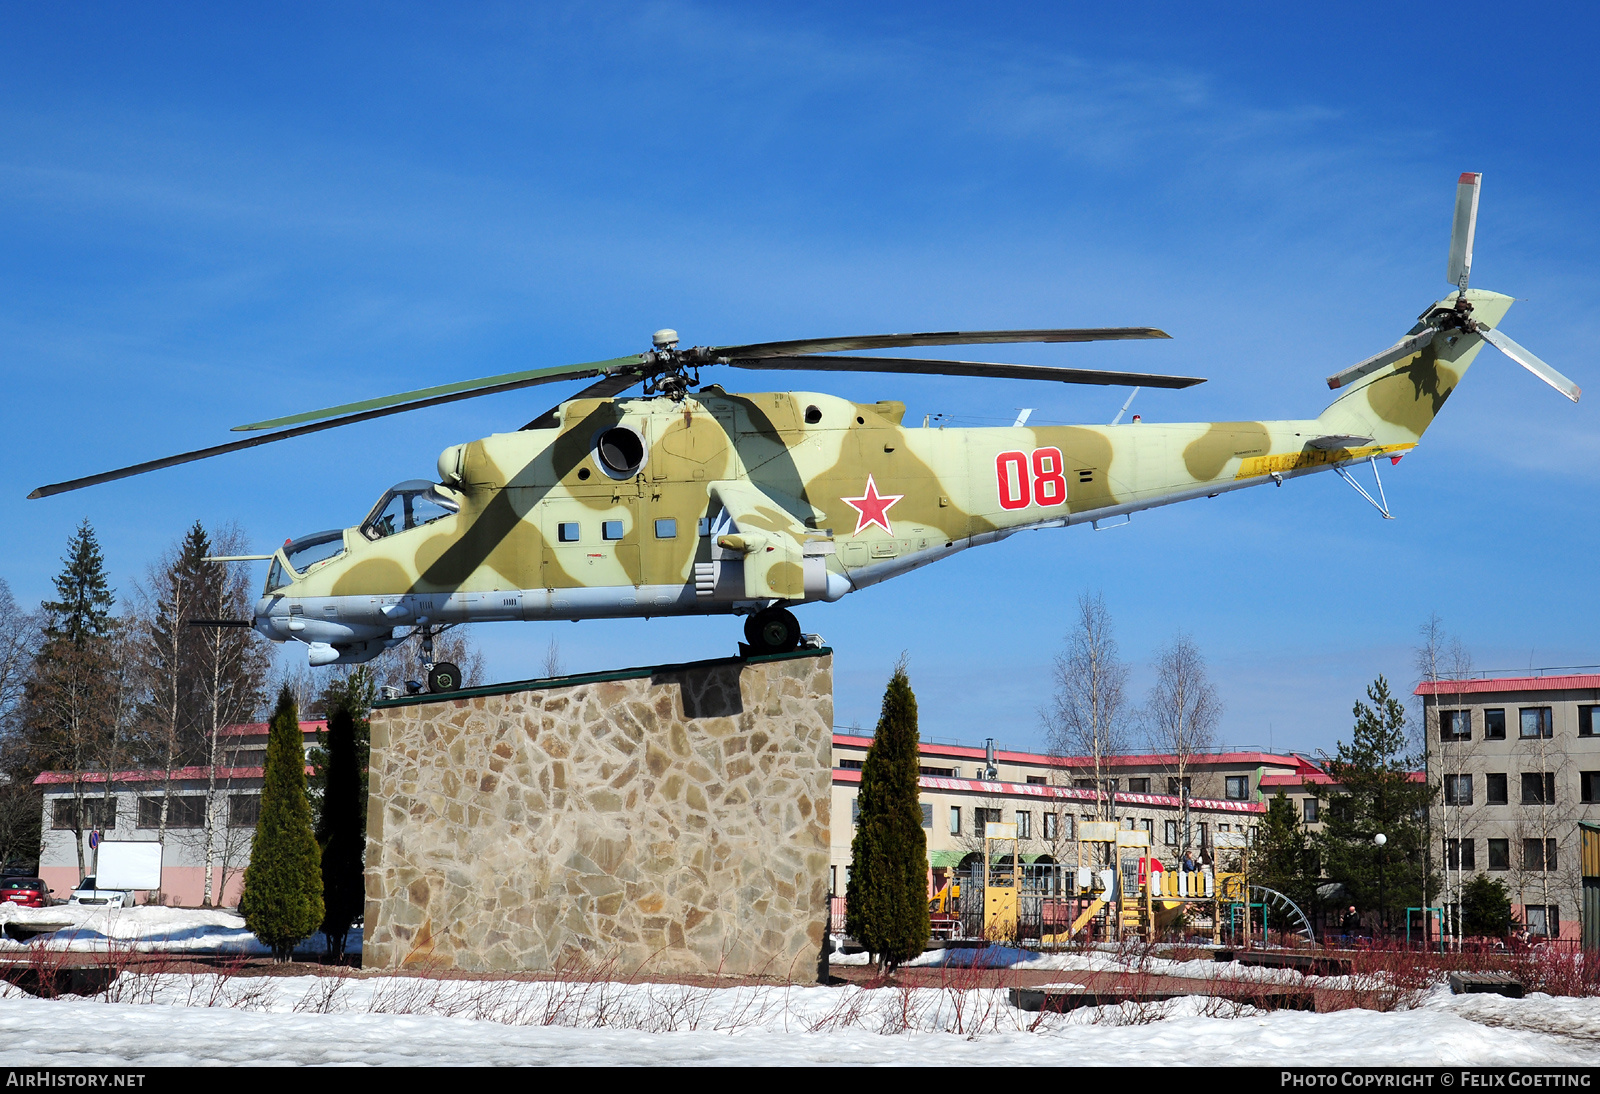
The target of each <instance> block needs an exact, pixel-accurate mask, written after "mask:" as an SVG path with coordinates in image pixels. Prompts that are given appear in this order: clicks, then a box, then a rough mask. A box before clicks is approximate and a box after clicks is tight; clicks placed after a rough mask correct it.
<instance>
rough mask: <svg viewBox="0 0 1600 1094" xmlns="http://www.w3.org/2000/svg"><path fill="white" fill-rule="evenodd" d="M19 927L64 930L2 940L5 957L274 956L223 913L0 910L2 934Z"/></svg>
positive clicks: (314, 940)
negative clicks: (56, 953)
mask: <svg viewBox="0 0 1600 1094" xmlns="http://www.w3.org/2000/svg"><path fill="white" fill-rule="evenodd" d="M8 923H14V924H16V925H18V926H20V927H28V928H33V929H38V928H40V927H52V926H57V925H59V929H57V930H54V931H52V932H51V933H49V934H39V935H34V936H33V937H32V938H30V939H28V940H27V941H25V942H18V941H14V940H12V939H9V938H0V956H3V955H5V954H7V953H8V952H9V953H26V952H28V951H30V950H65V951H70V952H74V953H106V952H107V951H110V950H136V951H138V952H140V953H156V952H160V953H230V954H246V955H257V954H267V953H270V952H271V950H270V949H269V948H268V947H267V946H265V945H263V944H262V943H261V940H260V939H258V938H256V936H255V935H253V934H251V933H250V932H249V931H248V930H246V929H245V925H244V918H243V917H242V916H240V915H238V914H237V913H235V912H229V911H224V910H222V909H220V908H163V907H160V906H157V905H149V904H146V905H140V906H139V907H136V908H107V907H98V906H92V905H85V904H56V905H52V906H51V907H49V908H23V907H20V906H19V905H17V904H14V903H12V902H10V901H7V902H5V903H3V904H0V929H3V928H4V927H5V925H6V924H8ZM348 948H349V950H350V952H351V953H360V952H361V932H360V931H352V932H351V934H350V938H349V944H348ZM323 949H324V942H323V938H322V936H321V935H320V934H316V935H312V936H311V937H310V938H308V939H306V940H305V941H304V942H302V943H301V945H300V946H299V947H298V948H297V950H296V952H303V953H308V954H309V953H321V952H322V951H323Z"/></svg>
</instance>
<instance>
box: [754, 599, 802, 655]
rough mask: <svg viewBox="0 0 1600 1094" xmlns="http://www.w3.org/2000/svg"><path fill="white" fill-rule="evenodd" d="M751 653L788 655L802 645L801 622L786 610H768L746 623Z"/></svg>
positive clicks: (758, 613)
mask: <svg viewBox="0 0 1600 1094" xmlns="http://www.w3.org/2000/svg"><path fill="white" fill-rule="evenodd" d="M744 640H745V643H746V644H747V645H748V646H749V647H750V652H751V653H758V654H759V653H787V652H788V651H789V650H792V649H795V648H796V647H798V646H799V645H800V621H799V620H798V619H796V618H795V617H794V613H792V612H790V611H788V610H787V609H785V608H767V609H766V610H765V611H759V612H757V613H756V614H755V615H752V616H750V617H749V618H748V619H746V620H745V621H744Z"/></svg>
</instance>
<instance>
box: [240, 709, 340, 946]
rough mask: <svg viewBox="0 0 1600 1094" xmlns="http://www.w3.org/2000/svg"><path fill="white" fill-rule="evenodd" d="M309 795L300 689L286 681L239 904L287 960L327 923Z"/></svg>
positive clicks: (252, 927)
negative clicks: (298, 697)
mask: <svg viewBox="0 0 1600 1094" xmlns="http://www.w3.org/2000/svg"><path fill="white" fill-rule="evenodd" d="M320 858H321V856H320V853H319V852H318V850H317V839H316V833H315V832H313V831H312V827H311V806H310V804H309V803H308V802H307V801H306V760H305V748H304V745H303V743H302V741H301V738H300V716H299V711H298V710H297V709H296V708H295V701H294V695H293V693H291V692H290V691H289V689H288V688H284V689H283V690H282V691H281V692H280V693H279V695H278V706H277V709H276V710H275V711H273V714H272V722H271V725H270V727H269V730H268V735H267V758H266V771H265V773H264V778H263V785H262V787H261V811H260V819H259V820H258V821H257V823H256V832H255V839H254V840H253V841H252V842H251V844H250V865H249V866H247V867H245V871H244V896H243V897H242V898H241V899H240V901H239V911H240V913H241V914H243V916H244V922H245V926H246V927H248V928H249V929H250V930H251V932H253V933H254V934H255V936H256V937H257V938H259V939H261V941H262V942H264V943H266V944H267V946H269V947H270V948H271V949H272V956H273V957H274V958H275V959H276V960H278V961H285V960H288V958H289V956H290V954H292V953H293V951H294V946H295V943H297V942H299V941H300V940H301V939H303V938H305V937H307V936H308V935H310V934H312V933H313V932H315V931H316V930H317V929H318V928H319V927H320V926H321V924H322V917H323V906H322V864H321V862H320Z"/></svg>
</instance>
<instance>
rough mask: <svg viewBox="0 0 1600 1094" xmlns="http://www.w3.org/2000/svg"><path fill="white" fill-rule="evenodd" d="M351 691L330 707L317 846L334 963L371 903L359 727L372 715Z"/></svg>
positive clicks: (325, 920) (324, 921)
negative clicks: (365, 868) (367, 901)
mask: <svg viewBox="0 0 1600 1094" xmlns="http://www.w3.org/2000/svg"><path fill="white" fill-rule="evenodd" d="M356 701H358V699H357V697H356V696H354V695H352V692H351V691H350V690H348V689H346V690H344V691H343V693H342V694H341V695H340V696H339V698H338V700H337V701H335V702H334V703H332V704H331V705H330V706H329V707H328V744H327V773H326V781H325V783H324V789H323V794H322V812H321V816H320V817H319V818H318V822H317V842H318V843H320V844H321V845H322V901H323V905H324V907H325V911H324V913H323V918H322V933H323V935H324V936H325V937H326V938H327V943H328V949H327V952H328V957H329V958H332V959H338V958H340V957H343V956H344V946H345V937H346V935H348V934H349V931H350V925H351V924H352V923H354V922H355V918H356V916H357V915H359V914H360V913H361V909H362V904H363V902H364V901H365V898H366V892H365V886H364V883H363V876H362V861H363V859H364V857H365V850H366V847H365V843H366V840H365V833H364V832H363V829H364V828H365V827H366V825H365V820H366V812H367V810H366V804H367V803H366V796H365V794H363V793H362V781H363V780H362V778H361V771H360V770H359V769H358V767H357V759H356V723H357V722H358V721H361V722H365V721H366V709H365V708H363V709H361V710H359V711H358V710H355V709H353V703H354V702H356Z"/></svg>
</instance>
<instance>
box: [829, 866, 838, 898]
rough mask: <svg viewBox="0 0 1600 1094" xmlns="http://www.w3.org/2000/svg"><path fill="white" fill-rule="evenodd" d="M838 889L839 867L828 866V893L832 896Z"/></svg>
mask: <svg viewBox="0 0 1600 1094" xmlns="http://www.w3.org/2000/svg"><path fill="white" fill-rule="evenodd" d="M838 891H839V867H837V866H830V867H828V895H829V896H833V895H835V894H836V893H838Z"/></svg>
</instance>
